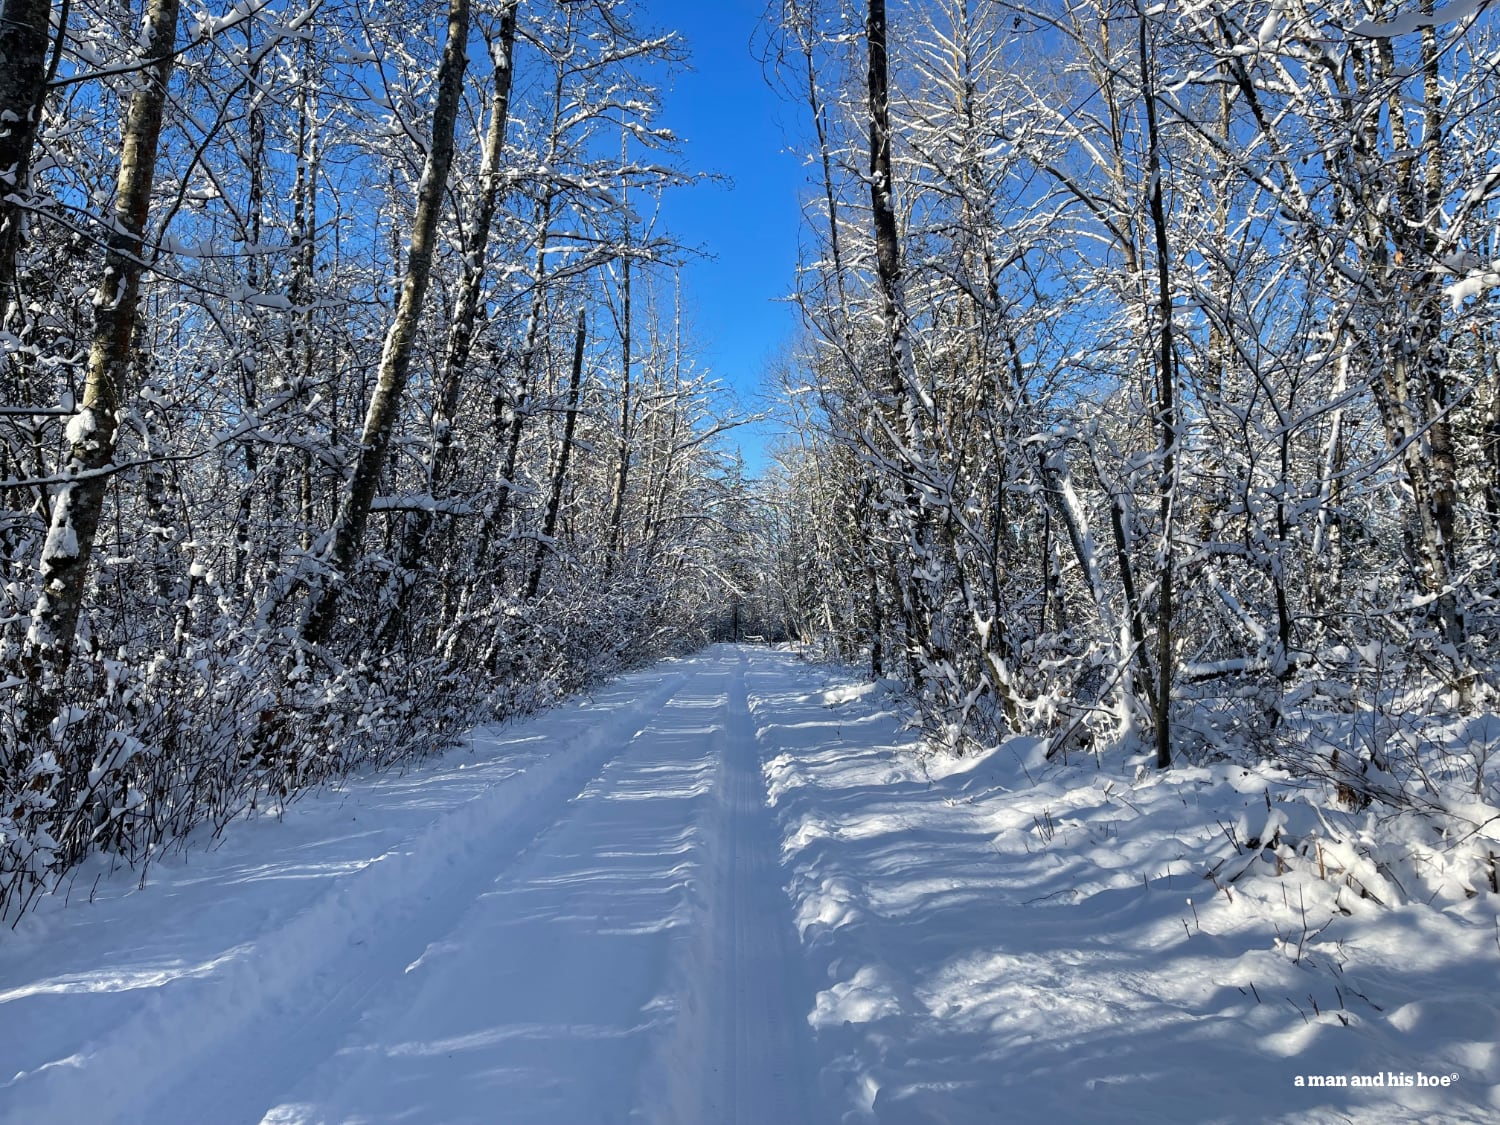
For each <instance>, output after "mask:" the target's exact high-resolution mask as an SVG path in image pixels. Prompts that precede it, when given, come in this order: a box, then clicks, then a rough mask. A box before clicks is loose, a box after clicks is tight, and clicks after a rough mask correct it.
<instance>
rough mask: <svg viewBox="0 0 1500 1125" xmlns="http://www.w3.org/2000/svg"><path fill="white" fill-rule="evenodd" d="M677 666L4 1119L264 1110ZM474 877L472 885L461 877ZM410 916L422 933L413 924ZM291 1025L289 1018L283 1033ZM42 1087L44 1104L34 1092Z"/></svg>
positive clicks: (612, 753) (517, 845) (114, 1032)
mask: <svg viewBox="0 0 1500 1125" xmlns="http://www.w3.org/2000/svg"><path fill="white" fill-rule="evenodd" d="M685 682H687V677H685V676H684V675H682V674H681V673H672V674H669V675H668V676H667V677H666V678H665V679H664V680H663V682H662V683H661V684H660V685H659V686H657V687H655V688H654V689H650V690H648V691H647V692H646V693H645V694H644V695H643V696H642V697H641V698H640V699H639V700H638V701H637V702H635V703H634V704H632V705H630V706H627V707H626V708H624V709H622V710H621V711H620V712H618V713H616V714H614V715H611V716H607V717H605V718H604V720H603V721H602V722H600V723H597V724H594V725H589V726H584V727H583V729H582V730H581V731H579V732H578V734H577V735H576V736H575V737H574V738H572V739H570V740H569V742H568V744H567V745H566V747H564V748H560V749H559V750H557V751H554V752H553V754H552V755H551V756H549V757H548V758H546V759H542V760H540V761H538V762H536V763H533V765H532V766H531V767H530V768H528V770H527V771H526V773H524V774H520V775H514V776H512V777H509V778H506V779H505V780H504V781H502V782H500V783H498V784H496V785H494V786H492V787H490V788H489V789H488V790H487V791H486V792H485V793H483V794H481V795H480V796H478V797H475V798H473V799H471V800H469V801H467V802H466V803H464V804H463V805H460V806H459V807H457V808H455V809H453V810H451V811H449V812H447V813H444V814H442V815H441V816H439V818H438V819H436V820H435V821H433V822H432V823H431V824H430V825H429V826H428V827H427V828H426V829H425V830H423V831H422V832H420V833H419V834H418V835H417V836H416V837H414V838H411V839H409V840H408V841H406V842H404V843H403V844H402V845H401V847H402V851H401V852H399V853H388V854H387V855H385V856H383V857H381V859H380V861H378V862H375V863H372V864H370V865H369V866H368V867H366V868H364V869H363V870H361V871H359V872H358V873H357V874H355V875H353V876H351V877H350V878H349V879H348V880H346V881H345V882H344V884H343V885H342V886H340V887H339V888H337V889H335V890H331V891H330V892H329V893H327V894H325V895H323V896H321V897H320V898H319V899H317V900H315V901H314V902H313V904H312V905H311V906H309V907H308V908H307V909H306V910H304V911H302V912H301V913H299V914H297V915H294V916H293V917H292V918H291V919H290V920H288V921H287V922H285V923H284V924H283V925H281V926H280V927H279V928H277V929H276V930H273V931H272V932H270V933H268V934H265V935H262V936H261V938H260V940H259V941H258V942H257V943H256V946H257V952H258V953H261V954H264V953H266V952H274V953H276V954H278V956H274V957H266V956H263V955H262V956H257V955H245V956H239V957H237V958H236V959H235V960H234V961H232V962H231V963H229V964H228V965H226V966H225V970H224V973H223V975H222V976H221V977H219V978H218V979H215V980H213V981H205V982H200V983H201V984H202V987H200V988H198V989H197V990H196V994H195V995H194V996H193V997H192V998H190V999H186V1000H184V1001H183V1002H180V1003H176V1004H171V1005H168V1004H165V1003H163V1002H162V998H161V997H159V996H153V997H151V998H150V999H149V1000H148V1001H147V1002H146V1005H145V1009H144V1010H143V1011H142V1012H140V1013H139V1014H137V1015H135V1016H133V1017H131V1018H130V1019H128V1020H126V1021H124V1023H122V1024H121V1025H119V1026H117V1027H115V1028H112V1029H111V1030H110V1031H109V1032H107V1033H105V1035H104V1036H103V1037H102V1038H101V1039H99V1040H96V1041H95V1042H93V1043H91V1044H89V1047H88V1060H89V1069H90V1071H91V1072H92V1073H93V1075H95V1076H102V1078H100V1079H98V1080H84V1081H80V1075H79V1073H78V1071H77V1070H76V1069H74V1068H73V1067H72V1066H68V1065H59V1066H56V1067H54V1068H52V1070H51V1071H50V1073H49V1074H48V1075H47V1076H46V1079H45V1080H44V1081H42V1082H40V1083H38V1084H37V1086H36V1088H33V1089H30V1090H28V1091H27V1092H26V1093H27V1094H28V1095H29V1096H27V1097H23V1098H22V1099H21V1100H22V1102H23V1104H20V1105H15V1106H12V1107H10V1109H9V1110H8V1111H7V1112H6V1114H5V1116H4V1117H3V1119H0V1120H3V1121H4V1122H6V1123H14V1125H23V1123H25V1125H34V1123H37V1122H40V1121H55V1122H59V1123H62V1122H78V1123H82V1122H86V1121H102V1120H105V1119H106V1118H105V1117H103V1116H101V1113H102V1112H103V1110H102V1107H110V1108H111V1110H112V1111H113V1112H112V1115H111V1116H109V1118H108V1119H109V1120H112V1121H115V1122H117V1123H119V1125H133V1123H136V1122H140V1123H142V1125H149V1123H152V1122H156V1121H159V1120H163V1119H165V1118H167V1117H175V1118H178V1119H186V1118H188V1117H191V1118H192V1119H195V1120H198V1121H201V1122H204V1123H209V1122H212V1123H214V1125H231V1123H233V1122H238V1121H251V1122H253V1121H259V1120H261V1115H262V1113H263V1112H264V1110H265V1106H266V1101H265V1098H266V1095H267V1092H268V1090H269V1089H270V1087H272V1086H276V1085H281V1084H284V1083H285V1080H286V1078H287V1077H288V1075H289V1074H292V1075H295V1074H297V1073H303V1072H306V1071H307V1070H310V1069H311V1068H312V1067H313V1066H315V1065H316V1064H317V1063H318V1062H319V1061H320V1060H319V1059H318V1058H317V1057H316V1056H315V1055H313V1056H307V1055H305V1054H299V1052H300V1051H302V1050H303V1049H304V1048H306V1047H307V1046H308V1045H310V1044H312V1043H316V1042H317V1041H319V1040H324V1039H326V1038H327V1035H328V1031H329V1028H330V1016H329V1013H334V1014H333V1015H332V1017H331V1020H332V1022H333V1023H334V1025H335V1026H338V1027H344V1026H352V1025H353V1024H354V1023H355V1022H356V1021H357V1020H358V1019H359V1017H360V1015H361V1013H362V1011H363V1003H362V1002H363V1001H364V1000H365V999H367V998H368V997H369V996H370V995H371V994H372V993H374V991H375V990H376V989H377V988H379V987H380V986H381V984H382V983H383V981H384V980H386V979H387V978H388V977H389V976H392V975H393V976H394V977H395V978H396V979H399V978H400V976H401V975H403V973H404V969H405V967H406V966H408V965H410V964H412V963H413V962H414V961H415V960H417V959H419V958H420V957H421V956H422V955H423V953H424V952H425V950H426V949H429V948H431V947H432V945H433V943H434V941H435V940H440V938H441V936H442V935H444V934H446V933H448V932H450V931H451V930H452V929H453V928H454V927H455V926H457V925H458V924H459V923H460V922H461V921H462V918H463V915H464V913H465V912H466V911H467V909H468V908H469V907H470V905H471V904H472V903H473V901H474V898H475V897H476V896H477V895H478V894H479V893H481V892H482V891H483V889H484V888H485V887H487V886H488V885H490V884H492V883H493V882H494V881H495V880H496V878H497V877H498V876H499V875H500V874H502V873H503V871H504V870H505V869H506V868H507V867H509V866H511V865H513V864H515V863H516V862H518V861H519V860H520V859H521V858H522V857H523V856H524V855H525V854H526V852H527V850H528V848H530V847H531V846H532V845H533V844H534V843H535V841H536V840H537V839H538V838H539V837H540V836H542V835H544V834H545V833H546V832H547V830H548V829H549V828H550V827H551V826H552V825H553V823H555V822H556V821H557V820H558V819H559V818H560V817H561V816H562V815H563V813H564V810H565V809H566V808H567V805H568V803H569V802H570V801H571V800H573V799H574V798H575V797H576V796H577V795H578V794H579V793H581V792H582V791H584V790H585V789H587V788H588V786H589V785H590V784H591V783H592V782H593V781H594V779H596V778H597V777H598V776H599V775H600V774H601V773H603V772H604V770H606V769H607V768H608V766H609V764H610V763H611V762H612V761H613V760H614V759H616V758H618V757H619V756H620V755H622V754H624V753H625V752H626V751H627V750H628V749H629V748H630V746H631V744H632V742H633V741H634V739H635V737H636V734H637V733H638V732H639V731H640V730H641V729H643V728H644V727H645V726H647V725H649V723H650V722H651V720H652V719H653V718H655V717H656V716H657V715H659V714H660V713H661V712H662V711H663V710H665V708H666V707H667V706H668V704H669V703H670V702H671V701H672V698H673V697H674V696H675V695H676V694H677V692H678V691H680V690H681V688H682V686H683V685H684V683H685ZM507 844H510V845H511V846H509V847H507V846H506V845H507ZM455 868H459V869H460V870H459V871H458V873H457V874H454V869H455ZM455 885H456V886H455ZM469 888H472V890H473V892H474V893H472V894H467V893H462V892H463V890H465V889H469ZM455 889H458V890H459V893H453V892H454V891H455ZM438 892H442V893H438ZM423 914H426V915H427V917H428V919H429V923H430V924H428V925H426V926H424V927H419V928H418V929H417V930H415V931H412V930H409V929H408V928H407V927H405V926H402V925H399V924H395V923H396V922H398V921H400V920H404V919H409V918H412V917H416V916H421V915H423ZM434 929H436V930H437V931H438V934H437V935H434V933H433V930H434ZM414 932H415V933H419V934H421V935H422V937H421V938H420V939H413V940H408V939H412V935H413V933H414ZM333 935H339V937H340V938H341V939H342V940H339V938H335V937H333ZM414 945H417V946H420V948H415V949H414V948H413V946H414ZM288 1027H295V1028H296V1029H297V1030H296V1031H293V1032H291V1033H290V1034H289V1033H288V1031H287V1029H288ZM168 1044H170V1045H171V1046H170V1049H169V1048H168V1047H167V1046H166V1045H168ZM205 1073H209V1074H214V1075H216V1076H221V1077H223V1078H224V1081H223V1082H222V1083H220V1084H219V1085H218V1086H217V1087H216V1088H215V1089H214V1092H213V1094H212V1096H211V1104H210V1105H207V1106H201V1107H198V1109H197V1110H195V1112H194V1113H192V1114H186V1115H185V1114H184V1108H185V1106H184V1102H183V1099H191V1098H194V1097H201V1090H202V1089H203V1082H202V1075H203V1074H205ZM39 1097H40V1099H41V1101H42V1105H41V1106H37V1105H34V1104H32V1103H33V1102H34V1101H35V1100H37V1099H38V1098H39ZM165 1107H170V1112H167V1110H166V1108H165Z"/></svg>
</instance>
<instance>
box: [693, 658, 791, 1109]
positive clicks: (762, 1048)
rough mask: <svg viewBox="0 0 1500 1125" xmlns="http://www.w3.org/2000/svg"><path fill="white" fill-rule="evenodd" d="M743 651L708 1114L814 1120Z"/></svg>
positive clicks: (728, 726)
mask: <svg viewBox="0 0 1500 1125" xmlns="http://www.w3.org/2000/svg"><path fill="white" fill-rule="evenodd" d="M746 665H747V661H746V658H745V655H744V651H743V650H741V651H740V653H739V656H738V660H737V662H736V664H735V666H734V668H733V671H732V673H731V676H730V684H729V698H728V702H727V705H726V707H725V724H724V727H725V738H724V756H723V760H722V764H721V770H722V775H721V776H722V787H723V788H722V808H721V816H722V824H721V836H720V843H719V849H718V851H719V857H718V862H719V864H720V876H719V877H720V880H721V883H720V887H719V893H718V895H717V896H716V900H715V901H716V903H717V905H718V910H719V913H720V917H719V918H718V919H717V920H716V923H715V924H711V925H710V926H709V927H708V932H709V933H710V934H712V935H713V940H714V941H715V944H716V947H717V948H716V950H715V955H714V957H713V960H714V962H715V967H716V970H717V972H716V978H717V987H716V988H712V989H711V990H710V992H709V997H710V1006H711V1007H712V1006H714V1005H716V1006H717V1008H718V1011H717V1013H716V1023H717V1027H713V1028H710V1033H709V1039H708V1042H709V1044H710V1048H709V1050H710V1056H709V1059H708V1065H707V1066H706V1067H705V1073H706V1075H708V1076H712V1075H718V1076H719V1079H718V1082H717V1083H714V1082H712V1081H709V1083H708V1085H707V1095H708V1096H707V1097H706V1099H705V1104H704V1107H703V1116H702V1117H701V1118H700V1120H702V1121H706V1122H707V1121H712V1122H722V1123H724V1125H765V1123H768V1122H775V1123H777V1125H814V1123H815V1122H817V1121H819V1120H820V1118H819V1116H818V1113H817V1103H816V1092H817V1084H816V1082H815V1080H814V1076H813V1074H812V1073H811V1070H810V1065H811V1060H812V1058H813V1046H812V1033H811V1029H810V1027H809V1025H808V1022H807V1013H808V1010H809V1008H810V1007H811V1004H810V1000H811V996H812V992H811V989H810V988H809V987H808V983H807V979H806V974H805V970H804V965H803V959H802V955H801V950H800V948H799V943H798V940H797V936H796V932H795V928H794V923H793V920H792V914H791V903H790V900H789V899H788V897H787V896H786V893H785V891H784V888H783V885H782V879H781V874H780V871H781V869H780V865H779V850H780V836H779V834H778V833H777V832H776V830H775V826H774V823H773V821H772V819H771V813H770V809H769V807H768V806H767V803H766V781H765V776H764V773H763V767H762V757H763V754H762V748H761V745H760V740H759V737H758V735H757V733H756V730H755V726H754V721H753V719H752V716H751V714H750V704H749V690H748V686H747V684H746Z"/></svg>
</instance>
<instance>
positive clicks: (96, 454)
mask: <svg viewBox="0 0 1500 1125" xmlns="http://www.w3.org/2000/svg"><path fill="white" fill-rule="evenodd" d="M9 10H10V9H9V5H7V9H6V11H7V14H9ZM177 11H178V0H152V2H151V4H150V6H149V8H148V9H147V12H146V27H145V51H144V60H145V64H146V65H145V69H144V70H143V71H142V72H141V75H140V78H139V85H138V86H137V87H136V89H135V91H134V92H133V93H132V94H131V95H130V98H129V101H128V102H127V104H126V110H125V125H124V129H123V132H122V135H121V144H120V170H119V176H118V180H117V186H116V195H115V205H114V214H113V216H112V219H113V222H112V225H111V230H110V234H109V238H108V241H107V242H106V243H105V253H104V275H103V277H102V278H101V279H100V283H99V288H98V295H97V296H96V298H95V313H94V335H93V342H92V344H91V345H90V348H89V360H88V376H87V383H86V385H85V387H84V393H83V404H82V408H81V409H80V410H79V412H78V414H77V415H76V416H75V417H74V418H73V421H72V422H71V423H70V424H69V426H68V439H69V442H70V443H71V450H70V453H69V456H68V461H67V464H66V465H65V467H64V470H63V475H65V476H66V477H68V478H69V482H68V483H67V484H65V485H63V486H62V488H61V489H60V490H59V492H58V495H57V498H56V501H55V503H54V505H53V509H52V523H51V527H50V529H49V531H48V533H47V540H46V542H45V543H44V544H43V546H42V557H41V566H40V570H41V593H40V596H39V597H38V599H37V603H36V607H35V609H34V611H33V613H32V619H31V629H30V632H29V634H28V650H29V652H28V664H29V671H30V672H31V674H32V675H33V676H38V675H49V676H50V677H51V679H52V681H53V682H52V683H51V684H50V685H48V688H47V689H46V690H55V689H56V688H57V687H58V686H59V680H60V677H61V675H62V673H63V671H64V670H65V669H66V667H67V664H68V661H69V659H70V658H71V656H72V654H73V644H74V634H75V631H76V630H77V627H78V615H79V612H80V610H81V609H82V606H83V592H84V585H85V582H86V580H87V577H88V567H89V560H90V558H91V556H92V554H93V550H94V540H95V537H96V536H97V534H98V530H99V518H100V515H101V514H102V513H103V511H104V496H105V492H106V490H107V488H108V485H109V476H110V474H109V467H110V462H111V461H112V460H113V458H114V454H115V438H116V435H117V433H118V431H119V415H120V411H121V407H122V405H123V404H122V402H121V397H122V396H121V392H122V389H123V383H124V378H125V376H126V375H127V373H128V372H129V369H130V358H131V342H132V339H133V337H134V334H135V323H136V311H137V304H138V301H139V298H140V287H141V274H142V273H143V272H144V269H145V263H144V257H143V255H142V243H143V241H144V237H145V230H146V220H147V215H148V212H149V210H150V204H151V185H152V182H153V180H154V178H155V175H156V156H157V142H158V140H159V139H160V137H161V123H162V110H163V107H164V106H165V104H166V98H167V81H168V79H169V78H170V77H171V74H172V61H173V58H174V56H173V46H174V45H175V43H176V39H177ZM44 694H45V693H44ZM47 709H50V705H49V704H44V705H43V710H47ZM38 717H41V718H43V719H44V721H45V719H47V718H50V716H45V717H43V716H38Z"/></svg>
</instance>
